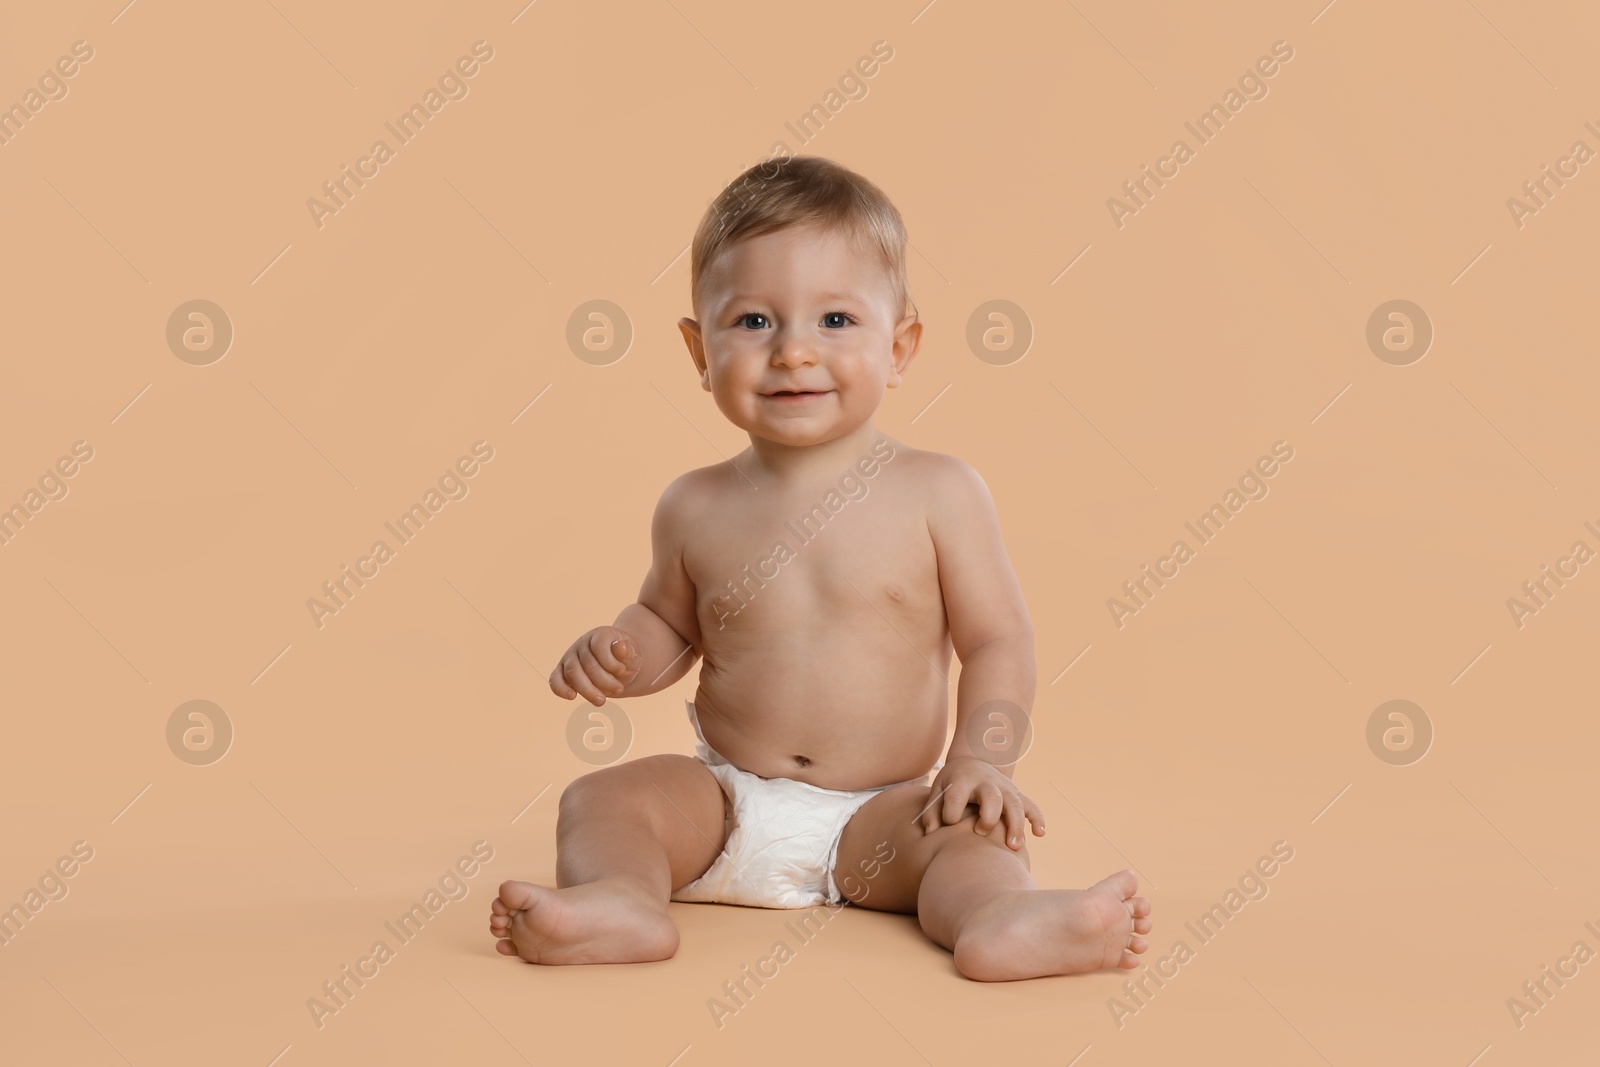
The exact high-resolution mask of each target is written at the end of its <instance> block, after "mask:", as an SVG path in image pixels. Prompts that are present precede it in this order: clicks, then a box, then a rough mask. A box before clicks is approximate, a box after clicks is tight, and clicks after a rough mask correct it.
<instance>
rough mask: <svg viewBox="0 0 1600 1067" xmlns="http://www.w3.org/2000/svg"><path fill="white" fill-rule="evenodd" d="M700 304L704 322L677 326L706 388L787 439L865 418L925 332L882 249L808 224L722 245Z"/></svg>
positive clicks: (755, 429) (815, 439) (729, 409)
mask: <svg viewBox="0 0 1600 1067" xmlns="http://www.w3.org/2000/svg"><path fill="white" fill-rule="evenodd" d="M699 310H700V313H701V315H702V316H703V317H702V319H701V320H700V321H698V322H697V321H696V320H694V319H687V318H686V319H682V320H680V321H679V327H680V328H681V329H682V330H683V335H684V340H685V341H686V342H688V345H689V352H690V354H691V355H692V356H693V357H694V362H695V366H696V368H697V369H698V370H699V371H700V383H701V386H702V388H705V389H706V390H708V391H709V392H710V393H711V395H712V397H713V399H715V400H716V403H717V407H718V408H720V409H721V411H722V413H723V414H724V415H726V416H727V417H728V419H729V420H730V421H731V422H733V423H734V424H735V425H736V426H738V427H740V428H741V429H743V430H745V431H747V432H749V433H750V434H752V435H754V436H758V437H763V438H766V439H767V440H770V441H775V442H778V443H780V444H787V445H808V444H821V443H823V442H825V441H831V440H833V439H835V438H838V437H842V436H844V435H845V434H848V433H849V432H850V431H852V430H854V429H855V428H857V427H858V426H860V425H861V424H862V423H864V422H866V421H867V420H868V419H870V418H871V417H872V413H873V412H874V411H876V410H877V408H878V404H879V403H880V402H881V401H882V400H883V391H884V389H886V388H893V387H895V386H897V385H899V384H900V377H901V374H902V372H903V371H904V370H905V368H906V365H907V364H909V363H910V362H911V358H912V357H913V356H914V355H915V354H916V347H917V341H918V339H919V337H920V333H921V326H920V324H918V323H917V321H916V319H915V317H914V316H904V317H902V315H901V313H900V312H901V308H900V307H899V306H898V305H897V303H896V301H895V295H894V288H893V284H892V282H891V280H890V277H889V272H888V270H887V269H886V268H885V267H884V266H883V264H882V263H881V262H880V261H879V260H878V258H877V257H876V256H875V255H873V254H872V253H870V252H868V251H866V250H864V249H862V248H859V247H857V246H856V245H854V244H853V243H852V242H851V240H850V238H849V237H848V235H845V234H841V233H833V232H829V231H825V230H822V229H820V228H818V227H814V226H805V227H791V228H789V229H787V230H780V231H778V232H776V233H769V234H764V235H762V236H760V237H753V238H749V239H747V240H744V241H741V242H739V243H738V244H736V245H734V246H733V247H731V248H729V249H727V250H725V251H724V252H723V253H722V255H721V257H720V258H719V260H718V261H717V262H716V263H715V264H714V266H713V267H712V269H711V270H709V271H708V272H707V274H706V277H705V284H704V287H703V289H702V292H701V307H700V309H699ZM796 394H798V395H796Z"/></svg>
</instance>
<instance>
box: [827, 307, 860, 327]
mask: <svg viewBox="0 0 1600 1067" xmlns="http://www.w3.org/2000/svg"><path fill="white" fill-rule="evenodd" d="M836 319H837V320H839V321H837V322H836V321H834V320H836ZM854 321H856V320H855V319H853V318H851V317H850V316H849V315H848V314H846V313H845V312H843V311H830V312H828V313H827V314H826V315H824V316H822V322H823V324H824V325H826V326H828V327H830V328H832V329H835V330H837V329H840V328H841V327H844V326H848V325H849V324H850V323H852V322H854Z"/></svg>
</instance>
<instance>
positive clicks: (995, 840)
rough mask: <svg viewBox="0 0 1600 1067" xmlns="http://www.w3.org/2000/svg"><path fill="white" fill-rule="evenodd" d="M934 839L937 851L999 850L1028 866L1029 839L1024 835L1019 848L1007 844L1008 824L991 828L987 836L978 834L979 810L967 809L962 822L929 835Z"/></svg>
mask: <svg viewBox="0 0 1600 1067" xmlns="http://www.w3.org/2000/svg"><path fill="white" fill-rule="evenodd" d="M928 836H929V837H930V838H932V839H933V842H932V844H933V847H934V849H935V850H936V852H937V851H939V850H943V849H946V848H950V847H952V846H953V847H956V848H963V849H983V848H998V849H1001V850H1003V851H1005V852H1008V853H1010V854H1011V855H1013V856H1016V857H1017V858H1018V859H1020V860H1021V861H1022V864H1023V866H1025V867H1026V866H1028V838H1027V835H1026V833H1025V832H1024V833H1023V836H1022V842H1021V844H1020V845H1019V846H1018V847H1017V848H1012V847H1011V846H1010V845H1008V844H1006V824H1005V823H1004V822H998V823H996V824H995V825H994V826H992V827H990V828H989V832H988V833H987V834H981V833H979V832H978V809H977V808H976V807H969V808H967V813H966V814H965V815H963V816H962V817H961V821H960V822H953V823H948V824H946V825H944V826H941V827H939V829H937V830H935V831H934V832H933V833H932V834H930V835H928Z"/></svg>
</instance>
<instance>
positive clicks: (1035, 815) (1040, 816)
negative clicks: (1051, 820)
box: [1022, 797, 1044, 837]
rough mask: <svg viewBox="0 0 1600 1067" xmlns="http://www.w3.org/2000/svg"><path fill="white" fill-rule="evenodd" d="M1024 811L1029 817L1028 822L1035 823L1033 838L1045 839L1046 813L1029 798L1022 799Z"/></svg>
mask: <svg viewBox="0 0 1600 1067" xmlns="http://www.w3.org/2000/svg"><path fill="white" fill-rule="evenodd" d="M1022 810H1023V812H1024V813H1025V814H1026V815H1027V816H1028V821H1029V822H1031V823H1033V836H1035V837H1043V836H1044V811H1043V810H1041V809H1040V807H1039V805H1037V804H1035V803H1034V802H1033V801H1031V800H1029V799H1028V798H1027V797H1023V798H1022Z"/></svg>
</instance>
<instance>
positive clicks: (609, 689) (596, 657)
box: [550, 626, 643, 708]
mask: <svg viewBox="0 0 1600 1067" xmlns="http://www.w3.org/2000/svg"><path fill="white" fill-rule="evenodd" d="M642 662H643V657H642V656H640V654H639V643H638V642H637V641H635V640H634V639H633V638H632V637H630V636H628V634H627V633H625V632H624V631H622V630H619V629H617V628H616V627H615V626H596V627H595V628H594V629H593V630H590V631H589V632H588V633H586V634H584V635H583V636H582V637H580V638H578V639H577V640H576V641H574V642H572V647H571V648H569V649H567V654H566V655H565V656H562V657H561V662H560V663H558V664H556V669H555V670H554V671H552V672H550V690H551V691H552V692H553V693H555V695H556V696H558V697H561V698H562V699H563V700H572V699H573V698H575V697H577V696H580V695H581V696H582V697H583V698H584V699H585V700H587V701H588V702H589V703H591V704H593V705H594V706H595V707H597V708H598V707H600V706H601V705H602V704H604V703H605V702H606V697H607V696H614V697H618V696H621V695H622V691H623V690H624V689H625V688H627V685H628V683H629V682H631V681H633V676H634V675H636V674H638V673H639V665H640V664H641V663H642Z"/></svg>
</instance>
